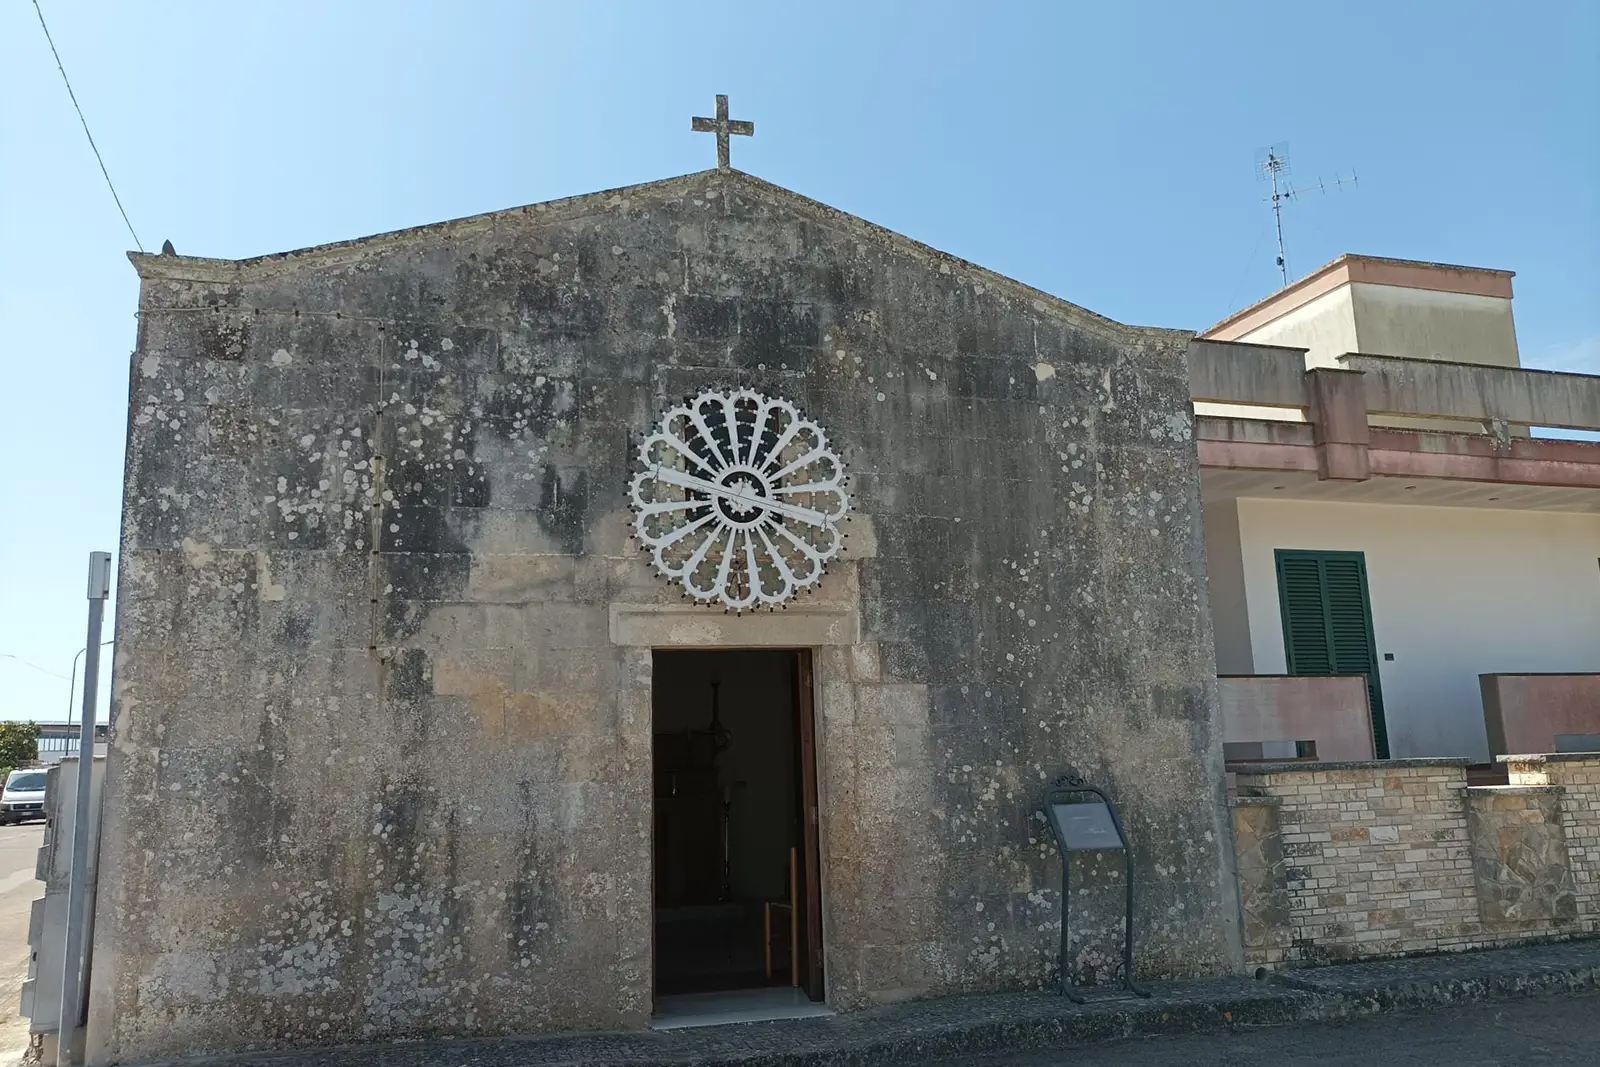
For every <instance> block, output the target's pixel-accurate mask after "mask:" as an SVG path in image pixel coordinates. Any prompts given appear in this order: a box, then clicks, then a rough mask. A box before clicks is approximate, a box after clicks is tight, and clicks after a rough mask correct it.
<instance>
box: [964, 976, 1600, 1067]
mask: <svg viewBox="0 0 1600 1067" xmlns="http://www.w3.org/2000/svg"><path fill="white" fill-rule="evenodd" d="M1569 1064H1570V1065H1578V1064H1582V1065H1584V1067H1594V1065H1596V1064H1600V994H1592V995H1588V996H1560V997H1545V998H1536V999H1531V1000H1515V1001H1500V1002H1497V1003H1491V1004H1473V1005H1467V1006H1465V1007H1459V1008H1448V1009H1445V1010H1442V1011H1437V1012H1430V1013H1427V1014H1422V1015H1383V1016H1377V1017H1373V1018H1366V1019H1361V1020H1359V1021H1356V1022H1351V1023H1342V1024H1332V1025H1324V1026H1293V1027H1284V1028H1278V1029H1269V1030H1255V1031H1251V1032H1248V1033H1237V1034H1214V1035H1206V1036H1203V1037H1158V1038H1145V1039H1134V1040H1129V1041H1115V1042H1108V1043H1106V1044H1101V1045H1081V1046H1077V1047H1075V1048H1072V1049H1069V1050H1066V1051H1063V1052H1052V1053H1046V1054H1040V1053H1029V1054H1027V1055H1023V1056H1001V1057H994V1058H989V1059H979V1060H975V1061H974V1060H964V1061H962V1063H961V1064H960V1067H1313V1065H1315V1067H1375V1065H1376V1067H1568V1065H1569ZM939 1067H956V1065H955V1064H941V1065H939Z"/></svg>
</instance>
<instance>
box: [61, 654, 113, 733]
mask: <svg viewBox="0 0 1600 1067" xmlns="http://www.w3.org/2000/svg"><path fill="white" fill-rule="evenodd" d="M114 644H116V641H115V640H111V641H101V642H100V647H101V648H105V647H106V646H107V645H114ZM87 651H89V649H88V648H87V647H85V648H80V649H78V652H77V654H76V655H74V656H73V657H72V674H71V676H70V677H68V678H67V717H66V720H65V721H66V722H68V723H71V722H72V695H73V693H74V692H76V691H77V688H78V661H79V660H80V659H82V658H83V654H84V653H85V652H87Z"/></svg>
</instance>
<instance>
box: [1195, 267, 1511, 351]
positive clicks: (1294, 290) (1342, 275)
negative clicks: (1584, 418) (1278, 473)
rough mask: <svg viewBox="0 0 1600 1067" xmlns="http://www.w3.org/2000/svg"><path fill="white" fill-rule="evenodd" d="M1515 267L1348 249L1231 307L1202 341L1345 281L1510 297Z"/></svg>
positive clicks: (1252, 325) (1228, 336)
mask: <svg viewBox="0 0 1600 1067" xmlns="http://www.w3.org/2000/svg"><path fill="white" fill-rule="evenodd" d="M1515 276H1516V271H1510V270H1495V269H1493V268H1490V267H1464V266H1461V265H1459V264H1456V263H1430V262H1428V261H1426V260H1420V259H1390V258H1388V257H1386V256H1358V255H1356V254H1354V253H1352V252H1346V253H1345V254H1344V255H1342V256H1339V257H1338V258H1337V259H1334V260H1332V261H1331V262H1328V263H1324V264H1323V265H1322V266H1320V267H1318V268H1317V269H1316V270H1314V271H1312V272H1311V273H1310V274H1307V275H1305V276H1304V277H1301V278H1296V279H1295V280H1294V281H1292V282H1290V283H1289V284H1288V285H1286V286H1284V287H1283V288H1282V289H1279V290H1278V291H1277V292H1275V293H1271V294H1269V295H1267V296H1264V297H1262V298H1261V299H1260V300H1257V301H1256V302H1255V303H1253V304H1251V305H1250V306H1248V307H1246V308H1243V309H1242V310H1240V311H1236V312H1234V313H1233V314H1232V315H1229V316H1228V317H1227V318H1225V319H1223V320H1222V321H1221V322H1219V323H1217V324H1216V325H1215V326H1212V327H1210V328H1209V329H1207V330H1204V331H1203V332H1201V334H1200V339H1201V340H1204V341H1232V340H1236V339H1237V338H1239V337H1241V336H1243V335H1244V334H1246V333H1249V332H1250V331H1251V330H1254V329H1256V328H1257V327H1259V326H1262V325H1264V324H1266V323H1268V322H1271V321H1273V320H1274V319H1277V318H1280V317H1282V316H1283V315H1287V314H1288V313H1289V312H1291V311H1293V310H1294V309H1295V308H1298V307H1302V306H1303V305H1305V304H1309V303H1310V302H1311V301H1313V300H1315V299H1316V298H1317V297H1319V296H1322V295H1323V294H1324V293H1331V292H1333V291H1334V290H1335V289H1339V288H1342V287H1343V286H1346V285H1389V286H1394V287H1397V288H1401V289H1428V290H1432V291H1434V292H1440V293H1462V294H1465V295H1468V296H1488V297H1498V298H1500V299H1502V300H1510V299H1511V279H1512V278H1514V277H1515Z"/></svg>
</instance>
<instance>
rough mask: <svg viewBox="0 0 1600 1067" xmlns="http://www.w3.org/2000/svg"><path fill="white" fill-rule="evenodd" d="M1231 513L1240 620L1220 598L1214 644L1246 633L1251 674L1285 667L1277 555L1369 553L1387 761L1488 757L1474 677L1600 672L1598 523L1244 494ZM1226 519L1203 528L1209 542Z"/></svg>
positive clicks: (1595, 518)
mask: <svg viewBox="0 0 1600 1067" xmlns="http://www.w3.org/2000/svg"><path fill="white" fill-rule="evenodd" d="M1237 508H1238V512H1237V513H1238V528H1239V539H1240V541H1239V544H1240V560H1241V563H1242V570H1243V580H1244V596H1245V618H1243V619H1241V618H1240V617H1239V613H1238V612H1237V611H1236V610H1230V609H1229V608H1228V599H1227V598H1226V597H1223V598H1221V599H1220V600H1219V601H1218V603H1219V604H1220V605H1221V606H1222V608H1223V610H1222V612H1220V613H1218V614H1217V616H1216V627H1217V644H1218V647H1219V648H1222V647H1224V646H1225V644H1227V643H1229V642H1230V641H1237V640H1238V637H1239V635H1238V633H1237V629H1238V627H1240V626H1245V627H1247V628H1248V633H1249V645H1250V649H1251V654H1252V659H1253V663H1254V669H1255V672H1256V673H1258V674H1276V673H1282V672H1283V671H1284V670H1285V669H1286V668H1285V657H1284V648H1283V628H1282V622H1281V621H1280V619H1279V613H1278V581H1277V574H1276V571H1275V568H1274V563H1273V551H1274V549H1279V548H1301V549H1323V550H1341V551H1357V552H1364V553H1365V554H1366V561H1367V580H1368V583H1369V587H1370V593H1371V597H1372V624H1373V631H1374V634H1375V636H1376V639H1377V645H1378V651H1379V654H1380V662H1379V674H1380V678H1381V681H1382V686H1383V700H1384V713H1385V718H1386V721H1387V723H1388V728H1389V743H1390V753H1391V755H1393V756H1396V757H1406V756H1469V757H1471V758H1473V759H1475V760H1486V759H1487V758H1488V742H1487V739H1486V736H1485V733H1484V726H1483V710H1482V701H1481V698H1480V696H1479V690H1478V675H1479V674H1480V673H1495V672H1556V673H1567V672H1579V671H1600V515H1580V514H1569V513H1560V512H1518V511H1501V510H1491V509H1477V508H1435V507H1396V506H1391V505H1377V504H1330V503H1318V502H1309V501H1277V500H1259V499H1248V498H1247V499H1241V500H1239V501H1238V503H1237ZM1230 525H1231V523H1229V522H1227V521H1223V522H1218V523H1210V522H1208V523H1207V535H1208V537H1209V536H1218V535H1221V536H1225V535H1226V531H1227V529H1228V527H1229V526H1230ZM1207 553H1208V556H1213V555H1214V554H1215V555H1216V556H1217V557H1219V558H1226V555H1227V553H1226V552H1216V551H1215V550H1213V549H1212V548H1210V546H1208V549H1207ZM1224 627H1232V628H1233V630H1234V633H1233V634H1232V635H1230V636H1229V637H1227V638H1225V637H1224V635H1223V632H1222V631H1223V629H1224ZM1383 653H1393V654H1394V660H1393V661H1392V662H1387V661H1382V659H1381V656H1382V654H1383Z"/></svg>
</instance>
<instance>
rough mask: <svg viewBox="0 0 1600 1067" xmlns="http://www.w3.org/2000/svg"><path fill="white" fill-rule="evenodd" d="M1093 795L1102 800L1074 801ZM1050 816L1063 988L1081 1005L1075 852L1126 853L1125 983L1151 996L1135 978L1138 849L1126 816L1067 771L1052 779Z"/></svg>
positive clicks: (1046, 801) (1047, 807)
mask: <svg viewBox="0 0 1600 1067" xmlns="http://www.w3.org/2000/svg"><path fill="white" fill-rule="evenodd" d="M1091 793H1092V794H1094V796H1096V797H1098V798H1099V799H1098V800H1073V799H1071V798H1073V797H1075V796H1077V797H1082V796H1085V795H1087V794H1091ZM1044 812H1045V816H1046V817H1047V818H1048V819H1049V820H1050V829H1052V830H1053V831H1055V835H1056V845H1057V846H1058V847H1059V848H1060V850H1061V992H1062V994H1063V995H1065V996H1066V997H1067V999H1068V1000H1070V1001H1072V1002H1073V1003H1074V1004H1082V1003H1083V1002H1084V1000H1083V997H1081V996H1079V995H1078V994H1077V993H1076V992H1074V991H1073V986H1072V970H1071V967H1070V966H1069V964H1068V960H1069V959H1070V958H1071V955H1070V952H1069V950H1068V945H1067V909H1068V904H1069V901H1070V899H1071V895H1072V892H1071V890H1072V854H1073V853H1074V852H1094V851H1111V850H1114V849H1120V850H1121V852H1122V863H1123V870H1124V871H1125V878H1126V881H1127V884H1128V903H1127V919H1126V922H1127V925H1126V927H1125V929H1124V932H1123V939H1122V984H1123V985H1124V986H1126V987H1127V990H1128V992H1130V993H1133V994H1135V995H1136V996H1141V997H1148V996H1149V995H1150V994H1149V993H1147V992H1146V991H1145V990H1143V989H1140V988H1139V987H1138V986H1137V985H1135V984H1134V981H1133V853H1132V850H1131V849H1129V848H1128V838H1127V835H1126V834H1124V833H1123V832H1122V820H1121V819H1119V818H1117V809H1116V808H1115V807H1114V806H1113V805H1112V803H1111V798H1110V797H1108V796H1106V795H1105V793H1103V792H1101V791H1100V790H1099V789H1097V788H1096V787H1094V786H1092V785H1090V784H1088V783H1087V782H1085V781H1084V780H1083V779H1082V778H1079V777H1078V776H1077V775H1075V774H1063V775H1061V776H1060V777H1059V778H1057V779H1056V780H1055V782H1054V783H1052V785H1051V788H1050V791H1049V792H1048V793H1046V794H1045V798H1044Z"/></svg>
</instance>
